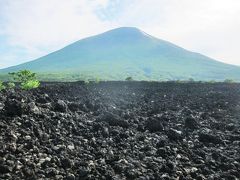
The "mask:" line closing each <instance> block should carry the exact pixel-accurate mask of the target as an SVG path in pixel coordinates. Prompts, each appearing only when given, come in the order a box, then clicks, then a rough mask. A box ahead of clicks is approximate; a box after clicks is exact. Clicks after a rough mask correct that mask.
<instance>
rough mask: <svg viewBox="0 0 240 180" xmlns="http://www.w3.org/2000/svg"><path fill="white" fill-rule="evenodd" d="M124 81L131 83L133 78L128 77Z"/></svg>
mask: <svg viewBox="0 0 240 180" xmlns="http://www.w3.org/2000/svg"><path fill="white" fill-rule="evenodd" d="M125 80H126V81H132V80H133V78H132V77H130V76H129V77H127V78H126V79H125Z"/></svg>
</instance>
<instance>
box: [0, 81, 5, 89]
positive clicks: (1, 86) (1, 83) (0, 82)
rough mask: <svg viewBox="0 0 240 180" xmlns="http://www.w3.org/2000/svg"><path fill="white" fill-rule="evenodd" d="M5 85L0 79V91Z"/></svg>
mask: <svg viewBox="0 0 240 180" xmlns="http://www.w3.org/2000/svg"><path fill="white" fill-rule="evenodd" d="M5 88H6V87H5V86H4V84H3V82H2V81H0V91H2V90H4V89H5Z"/></svg>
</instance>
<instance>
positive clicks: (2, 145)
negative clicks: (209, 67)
mask: <svg viewBox="0 0 240 180" xmlns="http://www.w3.org/2000/svg"><path fill="white" fill-rule="evenodd" d="M239 127H240V84H221V83H219V84H200V83H199V84H198V83H191V84H175V83H154V82H152V83H150V82H149V83H147V82H102V83H99V84H94V83H90V84H83V83H81V82H78V83H55V84H53V83H52V84H51V83H50V84H44V85H42V87H40V88H39V89H35V90H31V91H20V90H10V91H3V92H1V93H0V179H13V180H18V179H31V180H32V179H33V180H34V179H64V180H77V179H109V180H110V179H114V180H117V179H129V180H132V179H139V180H150V179H166V180H170V179H178V180H189V179H197V180H203V179H206V180H208V179H210V180H211V179H214V180H215V179H216V180H218V179H227V180H237V179H240V129H239Z"/></svg>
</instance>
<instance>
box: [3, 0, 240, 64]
mask: <svg viewBox="0 0 240 180" xmlns="http://www.w3.org/2000/svg"><path fill="white" fill-rule="evenodd" d="M121 26H134V27H138V28H139V29H141V30H143V31H145V32H147V33H148V34H151V35H153V36H156V37H158V38H161V39H164V40H168V41H171V42H173V43H175V44H177V45H179V46H182V47H184V48H186V49H189V50H192V51H195V52H200V53H202V54H205V55H207V56H210V57H212V58H215V59H217V60H219V61H222V62H226V63H231V64H236V65H240V0H0V68H3V67H7V66H11V65H16V64H20V63H22V62H26V61H30V60H33V59H35V58H38V57H40V56H43V55H46V54H48V53H50V52H52V51H55V50H58V49H60V48H62V47H64V46H66V45H68V44H69V43H72V42H74V41H77V40H79V39H81V38H84V37H88V36H91V35H95V34H98V33H101V32H104V31H106V30H109V29H113V28H117V27H121Z"/></svg>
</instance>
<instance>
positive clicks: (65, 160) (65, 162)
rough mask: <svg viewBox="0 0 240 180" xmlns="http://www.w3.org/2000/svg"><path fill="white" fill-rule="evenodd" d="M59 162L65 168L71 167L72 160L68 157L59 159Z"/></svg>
mask: <svg viewBox="0 0 240 180" xmlns="http://www.w3.org/2000/svg"><path fill="white" fill-rule="evenodd" d="M61 164H62V167H63V168H65V169H67V168H71V167H72V161H71V160H70V159H68V158H63V159H61Z"/></svg>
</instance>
